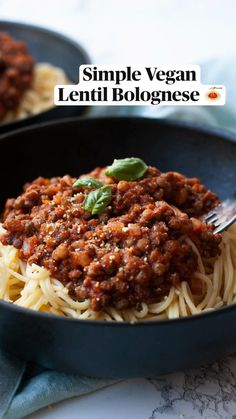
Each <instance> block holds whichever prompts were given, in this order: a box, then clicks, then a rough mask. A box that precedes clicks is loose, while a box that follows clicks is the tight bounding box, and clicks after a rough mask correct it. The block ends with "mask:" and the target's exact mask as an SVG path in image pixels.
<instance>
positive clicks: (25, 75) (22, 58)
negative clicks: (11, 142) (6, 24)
mask: <svg viewBox="0 0 236 419" xmlns="http://www.w3.org/2000/svg"><path fill="white" fill-rule="evenodd" d="M33 67H34V60H33V58H32V57H31V55H30V54H29V53H28V51H27V48H26V45H25V43H24V42H20V41H16V40H14V39H13V38H11V37H10V36H9V35H8V34H6V33H3V32H0V120H2V119H3V118H4V117H5V116H6V114H7V112H9V111H15V110H16V109H17V107H18V106H19V104H20V101H21V99H22V98H23V95H24V93H25V91H26V90H27V89H29V88H30V87H31V84H32V80H33Z"/></svg>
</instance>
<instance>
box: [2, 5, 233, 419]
mask: <svg viewBox="0 0 236 419" xmlns="http://www.w3.org/2000/svg"><path fill="white" fill-rule="evenodd" d="M4 18H5V19H11V20H18V21H25V22H30V23H36V24H40V25H43V26H46V27H50V28H51V29H55V30H58V31H60V32H61V33H64V34H67V35H70V36H71V37H72V38H74V39H75V40H76V41H79V42H80V43H81V44H82V45H83V46H84V47H85V48H86V49H87V51H88V53H89V55H90V57H91V58H92V61H93V62H94V63H104V64H106V63H110V64H113V63H122V64H143V63H148V64H152V63H154V64H157V63H166V64H168V63H180V64H184V63H196V64H198V63H200V62H203V61H205V60H209V59H211V58H218V59H219V61H222V60H224V58H225V57H226V56H230V55H235V52H236V36H235V35H236V26H235V25H236V1H235V0H156V1H155V0H142V1H141V0H119V1H115V0H40V1H36V0H35V1H33V0H0V19H4ZM181 377H182V375H178V374H174V375H172V376H171V380H175V382H176V383H177V384H176V386H177V387H176V388H177V389H178V386H179V388H180V387H181V383H182V381H183V379H182V378H181ZM168 380H169V379H168V378H167V379H166V382H167V383H168ZM206 393H207V394H208V393H209V394H210V395H211V394H214V390H212V387H211V386H209V387H207V389H206ZM209 397H210V396H209ZM158 403H159V393H157V392H156V390H155V388H154V386H153V385H152V384H151V383H150V382H149V381H147V380H144V379H140V380H129V381H126V382H125V383H120V384H117V385H115V386H112V387H109V388H107V389H103V390H100V391H98V392H96V393H94V394H90V395H87V396H83V397H80V398H77V399H74V400H70V401H66V402H63V403H60V404H58V405H56V406H54V407H53V408H52V409H50V410H49V409H44V410H43V411H41V412H39V413H37V414H34V415H32V416H31V418H32V419H33V418H34V419H36V418H37V419H39V418H40V419H41V418H49V419H52V418H54V419H64V418H65V417H67V418H69V419H71V418H81V419H126V418H127V419H145V418H147V417H148V416H151V413H152V411H153V409H154V408H155V407H156V406H157V405H158ZM232 403H233V404H231V408H230V409H228V410H227V412H228V413H227V412H226V413H223V414H222V416H218V415H217V416H215V415H214V416H205V414H204V412H203V414H202V415H203V416H202V417H214V418H216V417H217V418H218V417H222V418H226V419H227V418H231V417H232V414H233V412H235V411H236V404H235V400H233V401H232ZM156 417H160V415H158V416H155V418H156ZM161 417H163V418H168V419H172V418H177V417H182V418H183V417H184V418H198V417H199V414H198V413H197V412H196V411H195V410H193V407H192V405H191V403H190V402H187V401H186V403H183V405H181V410H179V409H177V410H173V414H172V413H171V414H170V413H163V414H161Z"/></svg>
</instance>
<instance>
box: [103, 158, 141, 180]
mask: <svg viewBox="0 0 236 419" xmlns="http://www.w3.org/2000/svg"><path fill="white" fill-rule="evenodd" d="M147 168H148V167H147V165H146V164H145V163H144V161H143V160H141V159H139V158H138V157H130V158H126V159H119V160H117V159H115V160H114V162H113V163H112V165H111V166H109V167H108V168H107V170H106V172H105V174H106V175H107V176H111V177H113V178H115V179H117V180H128V181H132V180H136V179H139V178H141V177H142V176H143V175H144V173H145V172H146V170H147Z"/></svg>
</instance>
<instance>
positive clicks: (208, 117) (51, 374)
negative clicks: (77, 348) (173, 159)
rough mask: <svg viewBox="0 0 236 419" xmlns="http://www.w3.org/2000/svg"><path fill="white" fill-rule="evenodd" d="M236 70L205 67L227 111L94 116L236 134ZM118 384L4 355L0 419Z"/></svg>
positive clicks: (113, 111)
mask: <svg viewBox="0 0 236 419" xmlns="http://www.w3.org/2000/svg"><path fill="white" fill-rule="evenodd" d="M235 67H236V61H235V60H234V59H226V60H222V61H212V62H209V63H206V64H204V65H203V66H202V82H204V83H206V84H212V85H214V84H224V85H225V86H226V89H227V90H226V105H225V106H224V107H213V106H212V107H210V106H205V107H193V106H192V107H191V106H190V107H155V106H151V107H138V106H136V107H133V106H132V107H129V106H127V107H125V106H124V107H115V106H114V107H113V106H111V107H103V106H101V107H94V108H92V110H91V112H90V115H91V116H94V115H107V116H111V115H143V116H151V117H155V118H156V117H157V118H163V117H171V118H172V119H178V120H179V121H180V120H185V121H186V120H187V121H194V122H198V123H200V124H208V125H212V126H214V127H220V128H224V129H227V130H231V131H233V132H236V118H235V116H236V88H235V81H234V74H235V71H234V70H235ZM114 382H115V381H114V380H101V379H94V378H87V377H81V376H78V375H68V374H63V373H58V372H55V371H50V370H45V369H42V368H40V367H36V366H32V365H26V364H25V363H24V362H22V361H19V360H17V359H16V358H13V357H10V356H7V355H4V354H1V353H0V419H1V418H4V419H19V418H22V417H24V416H26V415H28V414H30V413H32V412H34V411H36V410H38V409H40V408H42V407H45V406H47V405H51V404H53V403H56V402H59V401H60V400H64V399H68V398H70V397H74V396H79V395H83V394H86V393H89V392H92V391H96V390H98V389H100V388H102V387H105V386H108V385H110V384H112V383H114Z"/></svg>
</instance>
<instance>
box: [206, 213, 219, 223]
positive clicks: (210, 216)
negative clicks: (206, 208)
mask: <svg viewBox="0 0 236 419" xmlns="http://www.w3.org/2000/svg"><path fill="white" fill-rule="evenodd" d="M217 218H218V214H216V213H215V212H214V213H212V214H208V215H207V217H205V221H207V222H208V223H212V222H214V221H215V220H217Z"/></svg>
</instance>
